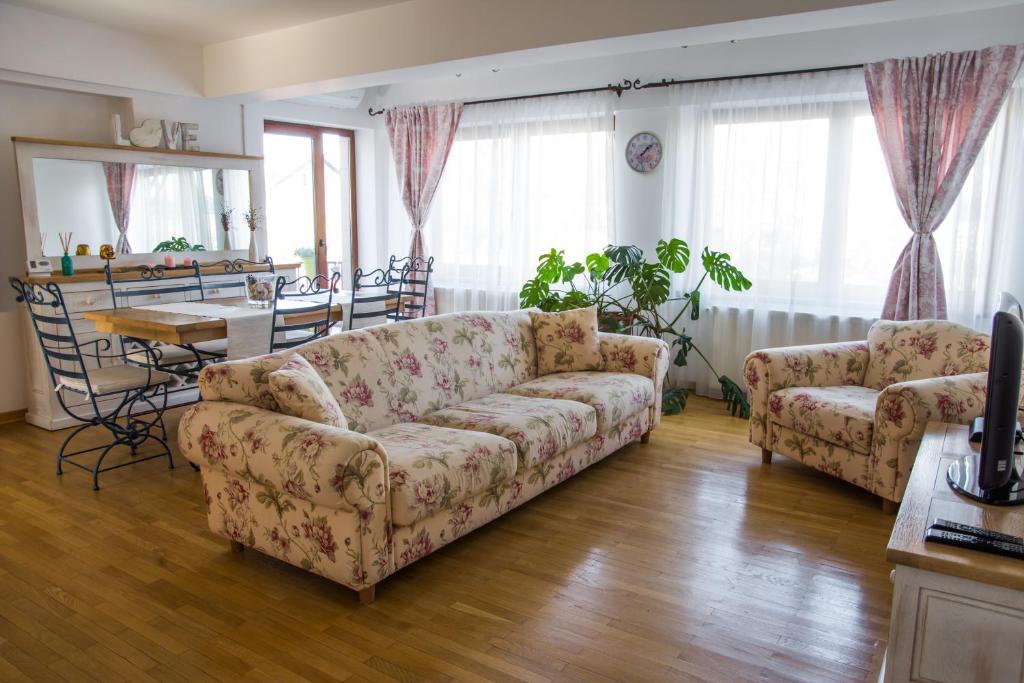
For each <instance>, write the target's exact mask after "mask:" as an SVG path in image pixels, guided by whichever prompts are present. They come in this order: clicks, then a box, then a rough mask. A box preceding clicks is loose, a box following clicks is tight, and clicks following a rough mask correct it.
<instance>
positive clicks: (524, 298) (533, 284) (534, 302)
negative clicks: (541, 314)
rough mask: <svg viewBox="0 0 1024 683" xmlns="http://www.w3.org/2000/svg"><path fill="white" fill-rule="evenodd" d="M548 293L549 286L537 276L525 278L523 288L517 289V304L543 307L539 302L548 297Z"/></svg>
mask: <svg viewBox="0 0 1024 683" xmlns="http://www.w3.org/2000/svg"><path fill="white" fill-rule="evenodd" d="M550 293H551V287H550V286H549V285H548V283H547V282H545V281H544V280H542V279H540V278H539V277H535V278H534V279H532V280H527V281H526V283H525V284H524V285H523V288H522V289H520V290H519V305H520V306H522V307H523V308H530V307H531V306H539V307H541V308H543V306H541V304H542V303H544V301H546V300H547V299H548V296H549V295H550Z"/></svg>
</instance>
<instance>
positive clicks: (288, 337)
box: [270, 273, 341, 353]
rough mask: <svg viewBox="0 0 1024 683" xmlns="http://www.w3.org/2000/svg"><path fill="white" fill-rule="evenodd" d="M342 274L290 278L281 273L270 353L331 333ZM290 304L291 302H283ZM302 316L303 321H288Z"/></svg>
mask: <svg viewBox="0 0 1024 683" xmlns="http://www.w3.org/2000/svg"><path fill="white" fill-rule="evenodd" d="M340 279H341V273H334V274H332V275H331V277H330V278H328V277H327V276H326V275H317V276H316V277H313V278H310V277H308V276H306V275H302V276H300V277H297V278H295V279H294V280H289V279H287V278H285V276H284V275H281V276H279V277H278V278H277V285H276V286H275V287H274V322H273V326H272V329H271V332H270V352H271V353H273V352H275V351H280V350H282V349H290V348H292V347H293V346H298V345H299V344H305V343H306V342H308V341H312V340H314V339H319V338H320V337H326V336H327V335H328V334H330V330H331V326H332V325H333V324H334V321H332V320H331V304H332V299H333V297H334V292H336V291H337V288H338V281H339V280H340ZM282 304H289V305H282ZM286 315H287V316H289V317H291V318H292V319H293V321H294V319H295V318H296V317H299V316H301V321H300V322H290V323H289V322H287V321H285V316H286Z"/></svg>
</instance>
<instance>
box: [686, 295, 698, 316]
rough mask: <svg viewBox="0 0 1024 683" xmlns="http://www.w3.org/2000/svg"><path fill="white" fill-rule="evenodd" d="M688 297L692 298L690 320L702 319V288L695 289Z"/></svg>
mask: <svg viewBox="0 0 1024 683" xmlns="http://www.w3.org/2000/svg"><path fill="white" fill-rule="evenodd" d="M686 298H687V299H689V300H690V320H700V290H699V289H695V290H693V291H692V292H690V293H689V294H687V295H686Z"/></svg>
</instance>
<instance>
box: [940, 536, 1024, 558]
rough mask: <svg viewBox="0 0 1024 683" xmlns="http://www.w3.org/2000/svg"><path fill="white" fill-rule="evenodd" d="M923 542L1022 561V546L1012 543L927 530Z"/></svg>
mask: <svg viewBox="0 0 1024 683" xmlns="http://www.w3.org/2000/svg"><path fill="white" fill-rule="evenodd" d="M924 540H925V541H932V542H934V543H942V544H945V545H952V546H956V547H958V548H967V549H968V550H977V551H979V552H983V553H993V554H995V555H1004V556H1006V557H1015V558H1017V559H1018V560H1024V546H1019V545H1014V544H1013V543H1003V542H1002V541H989V540H986V539H983V538H978V537H977V536H968V535H967V534H958V533H956V532H955V531H942V530H941V529H929V530H928V532H927V533H926V534H925V535H924Z"/></svg>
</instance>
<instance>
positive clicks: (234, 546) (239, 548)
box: [231, 541, 245, 553]
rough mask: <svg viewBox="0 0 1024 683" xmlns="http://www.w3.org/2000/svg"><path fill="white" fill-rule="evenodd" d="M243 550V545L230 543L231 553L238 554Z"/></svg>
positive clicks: (236, 542)
mask: <svg viewBox="0 0 1024 683" xmlns="http://www.w3.org/2000/svg"><path fill="white" fill-rule="evenodd" d="M243 550H245V544H244V543H239V542H238V541H231V552H233V553H240V552H242V551H243Z"/></svg>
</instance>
